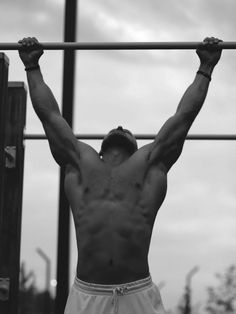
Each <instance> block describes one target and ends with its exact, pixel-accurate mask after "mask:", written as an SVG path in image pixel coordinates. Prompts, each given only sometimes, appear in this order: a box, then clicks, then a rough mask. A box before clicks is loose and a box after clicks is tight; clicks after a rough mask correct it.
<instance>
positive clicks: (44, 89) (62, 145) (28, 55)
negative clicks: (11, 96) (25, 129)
mask: <svg viewBox="0 0 236 314" xmlns="http://www.w3.org/2000/svg"><path fill="white" fill-rule="evenodd" d="M19 43H20V44H21V45H22V47H21V49H20V50H19V54H20V58H21V60H22V62H23V63H24V65H25V70H26V73H27V80H28V85H29V92H30V97H31V101H32V104H33V107H34V110H35V112H36V114H37V115H38V117H39V119H40V120H41V122H42V124H43V127H44V130H45V133H46V136H47V138H48V141H49V145H50V149H51V152H52V155H53V157H54V159H55V160H56V162H57V163H58V164H59V165H60V166H66V165H67V164H72V165H73V166H74V167H78V164H79V159H80V155H81V152H82V151H83V150H86V148H85V147H86V146H87V145H86V144H84V143H81V142H78V141H77V139H76V137H75V136H74V134H73V132H72V130H71V128H70V127H69V125H68V124H67V122H66V121H65V119H64V118H63V117H62V116H61V113H60V110H59V107H58V104H57V102H56V100H55V98H54V96H53V94H52V92H51V90H50V88H49V87H48V86H47V84H46V83H45V82H44V79H43V76H42V73H41V70H40V67H39V63H38V61H39V58H40V57H41V55H42V54H43V50H42V48H41V46H40V44H39V43H38V41H37V39H35V38H25V39H23V40H21V41H19Z"/></svg>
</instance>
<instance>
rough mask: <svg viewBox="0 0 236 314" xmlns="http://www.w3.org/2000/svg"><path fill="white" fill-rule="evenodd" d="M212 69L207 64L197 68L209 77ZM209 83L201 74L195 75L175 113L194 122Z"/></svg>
mask: <svg viewBox="0 0 236 314" xmlns="http://www.w3.org/2000/svg"><path fill="white" fill-rule="evenodd" d="M213 69H214V67H213V66H212V65H208V64H201V65H200V67H199V71H202V72H204V73H206V74H207V75H209V76H211V74H212V72H213ZM209 83H210V79H209V78H207V77H206V76H204V75H202V74H196V77H195V79H194V81H193V83H192V84H191V85H190V86H189V87H188V89H187V90H186V92H185V93H184V95H183V97H182V99H181V101H180V103H179V105H178V108H177V112H178V113H183V114H186V115H188V116H189V117H190V118H192V119H193V120H194V119H195V117H196V116H197V114H198V113H199V111H200V110H201V108H202V105H203V103H204V101H205V98H206V95H207V92H208V88H209Z"/></svg>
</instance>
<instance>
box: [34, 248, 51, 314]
mask: <svg viewBox="0 0 236 314" xmlns="http://www.w3.org/2000/svg"><path fill="white" fill-rule="evenodd" d="M36 251H37V253H38V254H39V255H40V256H41V257H42V259H43V260H44V261H45V263H46V272H45V284H46V290H45V295H44V310H45V314H50V298H51V294H50V279H51V260H50V258H49V257H48V256H47V255H46V254H45V253H44V252H43V250H41V249H40V248H37V249H36Z"/></svg>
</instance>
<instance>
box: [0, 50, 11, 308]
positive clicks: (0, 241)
mask: <svg viewBox="0 0 236 314" xmlns="http://www.w3.org/2000/svg"><path fill="white" fill-rule="evenodd" d="M8 66H9V60H8V58H7V56H6V55H5V54H4V53H0V313H2V314H5V313H7V307H8V302H7V300H8V298H9V289H8V288H9V273H8V269H7V264H6V262H5V257H6V246H5V243H6V237H5V225H4V218H5V217H4V200H3V198H4V179H5V166H4V164H5V151H4V149H5V133H6V127H5V126H6V109H7V84H8Z"/></svg>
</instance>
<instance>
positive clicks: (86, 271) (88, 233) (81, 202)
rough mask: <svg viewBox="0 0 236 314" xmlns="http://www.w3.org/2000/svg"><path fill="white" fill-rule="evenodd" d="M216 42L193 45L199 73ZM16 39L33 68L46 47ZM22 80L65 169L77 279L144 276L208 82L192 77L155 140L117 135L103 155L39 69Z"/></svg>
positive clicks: (210, 62)
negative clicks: (72, 123)
mask: <svg viewBox="0 0 236 314" xmlns="http://www.w3.org/2000/svg"><path fill="white" fill-rule="evenodd" d="M218 42H219V40H218V39H215V38H206V39H205V41H204V43H205V47H203V48H202V49H201V50H197V54H198V56H199V59H200V67H199V70H201V71H204V72H205V73H207V74H208V75H211V74H212V71H213V69H214V66H215V65H216V64H217V62H218V60H219V59H220V56H221V51H220V50H217V49H215V48H216V47H217V43H218ZM20 43H21V44H22V49H21V50H20V51H19V53H20V57H21V59H22V61H23V63H24V65H25V66H26V67H35V66H36V65H38V60H39V58H40V56H41V55H42V53H43V51H42V49H41V47H40V45H39V44H38V42H37V40H36V39H34V38H26V39H23V40H22V41H20ZM27 78H28V84H29V90H30V96H31V100H32V104H33V107H34V109H35V112H36V113H37V115H38V117H39V119H40V120H41V122H42V124H43V127H44V130H45V133H46V135H47V138H48V141H49V145H50V149H51V152H52V155H53V157H54V159H55V161H56V162H57V163H58V164H59V165H60V167H62V168H63V169H64V171H65V191H66V195H67V197H68V200H69V203H70V205H71V210H72V213H73V217H74V224H75V231H76V238H77V246H78V266H77V276H78V278H80V279H81V280H84V281H87V282H93V283H100V284H121V283H126V282H130V281H135V280H139V279H142V278H145V277H147V276H148V275H149V267H148V251H149V245H150V240H151V235H152V229H153V225H154V222H155V218H156V215H157V212H158V210H159V208H160V206H161V204H162V202H163V201H164V198H165V195H166V190H167V173H168V171H169V170H170V168H171V167H172V165H173V164H174V163H175V162H176V160H177V159H178V157H179V156H180V154H181V151H182V148H183V144H184V141H185V138H186V136H187V133H188V131H189V129H190V127H191V125H192V123H193V121H194V119H195V118H196V116H197V114H198V113H199V111H200V109H201V107H202V105H203V103H204V100H205V97H206V94H207V90H208V86H209V79H208V78H207V77H205V76H204V75H202V74H196V77H195V79H194V81H193V83H192V84H191V85H190V86H189V87H188V88H187V90H186V92H185V94H184V95H183V97H182V99H181V101H180V103H179V105H178V107H177V110H176V112H175V114H174V115H173V116H172V117H170V118H169V119H168V120H167V121H166V123H165V124H164V125H163V127H162V128H161V130H160V131H159V132H158V134H157V136H156V138H155V140H154V141H153V142H152V143H150V144H148V145H145V146H143V147H141V148H140V149H138V150H135V151H133V152H130V150H129V149H127V145H124V143H123V144H122V142H120V141H117V140H114V141H111V143H110V144H109V145H108V146H107V147H106V149H105V150H103V152H102V154H101V156H100V155H99V154H98V153H97V152H96V151H95V150H94V149H93V148H92V147H90V146H89V145H87V144H85V143H83V142H81V141H78V140H77V139H76V138H75V136H74V134H73V133H72V130H71V129H70V127H69V126H68V124H67V123H66V121H65V120H64V119H63V117H62V116H61V114H60V111H59V108H58V105H57V102H56V100H55V98H54V96H53V94H52V92H51V90H50V89H49V87H48V86H47V85H46V83H45V82H44V80H43V76H42V73H41V71H40V69H34V70H32V71H27ZM121 129H122V128H121ZM121 129H119V132H121V133H120V136H121V137H123V138H124V137H125V138H126V139H127V141H128V142H129V141H130V142H135V139H134V138H133V136H132V134H130V133H128V132H127V131H125V130H123V129H122V130H121ZM119 132H118V133H119Z"/></svg>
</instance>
